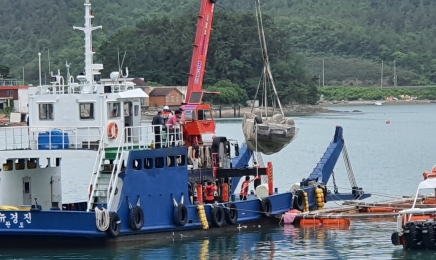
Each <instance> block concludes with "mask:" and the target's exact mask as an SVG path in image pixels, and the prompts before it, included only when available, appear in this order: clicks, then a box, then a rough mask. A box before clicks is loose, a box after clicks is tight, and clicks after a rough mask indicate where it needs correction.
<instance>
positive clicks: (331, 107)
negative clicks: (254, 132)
mask: <svg viewBox="0 0 436 260" xmlns="http://www.w3.org/2000/svg"><path fill="white" fill-rule="evenodd" d="M375 102H380V103H381V104H382V105H383V106H385V105H388V106H389V105H421V104H436V101H433V102H432V101H430V100H411V101H407V100H393V101H386V100H383V101H380V100H361V101H324V102H321V103H319V104H318V105H294V106H292V107H290V106H286V107H283V112H284V113H285V116H287V117H288V116H302V115H312V114H324V113H340V112H343V111H341V110H337V109H336V107H348V106H350V107H351V106H375ZM277 110H278V109H275V112H276V113H277ZM260 111H261V109H260V108H254V110H253V112H254V114H260ZM272 111H273V110H272V108H271V107H270V108H268V114H269V115H271V114H272ZM250 112H251V107H241V110H240V112H239V109H237V110H236V117H235V115H234V110H233V108H231V107H227V108H222V109H221V117H219V110H217V109H215V110H213V112H212V113H213V117H214V119H218V120H219V119H231V118H241V117H243V116H244V113H250ZM155 114H156V111H155V110H147V111H145V112H143V114H142V118H141V120H151V119H152V118H153V116H154V115H155Z"/></svg>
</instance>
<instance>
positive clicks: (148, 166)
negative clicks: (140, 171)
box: [144, 158, 153, 169]
mask: <svg viewBox="0 0 436 260" xmlns="http://www.w3.org/2000/svg"><path fill="white" fill-rule="evenodd" d="M144 169H153V158H145V159H144Z"/></svg>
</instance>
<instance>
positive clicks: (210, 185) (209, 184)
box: [204, 181, 217, 203]
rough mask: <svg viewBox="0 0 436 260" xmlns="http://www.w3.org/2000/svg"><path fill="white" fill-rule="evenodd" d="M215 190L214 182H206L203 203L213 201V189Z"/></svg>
mask: <svg viewBox="0 0 436 260" xmlns="http://www.w3.org/2000/svg"><path fill="white" fill-rule="evenodd" d="M216 190H217V188H216V186H215V182H214V183H212V182H211V181H208V182H207V186H206V187H205V188H204V193H205V194H206V199H205V203H214V202H215V191H216Z"/></svg>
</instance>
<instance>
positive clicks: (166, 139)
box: [88, 124, 183, 209]
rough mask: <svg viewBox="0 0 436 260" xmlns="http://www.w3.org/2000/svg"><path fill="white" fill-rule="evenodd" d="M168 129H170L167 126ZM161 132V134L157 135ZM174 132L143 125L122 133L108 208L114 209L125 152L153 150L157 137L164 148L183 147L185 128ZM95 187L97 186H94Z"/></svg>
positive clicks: (113, 170) (108, 189) (126, 128)
mask: <svg viewBox="0 0 436 260" xmlns="http://www.w3.org/2000/svg"><path fill="white" fill-rule="evenodd" d="M166 129H170V127H169V126H168V125H167V128H166ZM157 130H159V133H157ZM172 130H174V131H168V134H167V133H166V131H163V125H151V124H149V125H143V126H130V127H125V128H124V131H122V133H121V138H120V144H119V145H118V149H117V153H116V156H115V160H114V164H115V167H113V168H112V173H111V178H110V181H109V184H108V187H107V194H109V198H108V200H107V208H108V209H110V208H111V207H112V202H113V198H114V196H115V190H116V187H117V183H118V178H117V175H118V172H119V170H120V169H121V166H120V164H121V162H122V159H123V152H125V151H130V150H147V149H153V148H154V146H155V145H156V140H159V139H156V137H157V136H160V137H161V139H160V140H161V141H162V144H163V145H164V147H170V146H177V145H179V146H180V145H182V144H183V141H182V139H183V138H182V136H183V127H181V125H175V126H173V129H172ZM94 185H95V184H94ZM88 208H89V207H88Z"/></svg>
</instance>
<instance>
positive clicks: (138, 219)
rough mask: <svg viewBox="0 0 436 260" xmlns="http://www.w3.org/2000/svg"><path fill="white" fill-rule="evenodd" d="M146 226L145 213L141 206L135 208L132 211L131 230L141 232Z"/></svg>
mask: <svg viewBox="0 0 436 260" xmlns="http://www.w3.org/2000/svg"><path fill="white" fill-rule="evenodd" d="M143 226H144V211H143V210H142V208H141V207H140V206H134V207H133V208H132V209H131V210H130V228H131V229H133V230H140V229H141V228H142V227H143Z"/></svg>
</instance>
